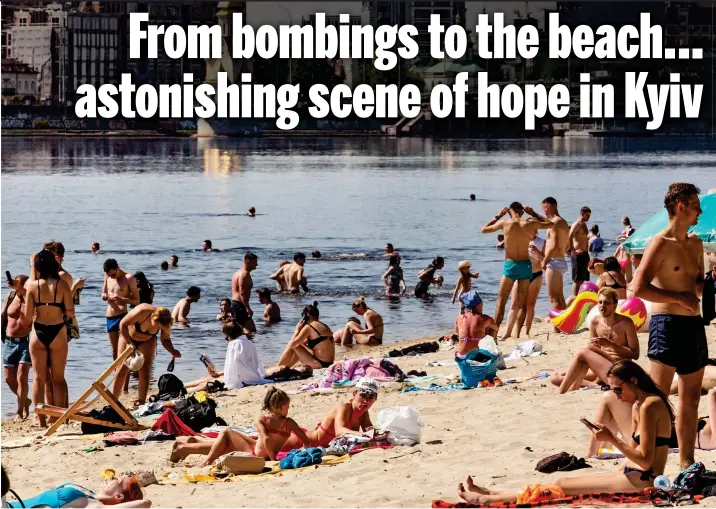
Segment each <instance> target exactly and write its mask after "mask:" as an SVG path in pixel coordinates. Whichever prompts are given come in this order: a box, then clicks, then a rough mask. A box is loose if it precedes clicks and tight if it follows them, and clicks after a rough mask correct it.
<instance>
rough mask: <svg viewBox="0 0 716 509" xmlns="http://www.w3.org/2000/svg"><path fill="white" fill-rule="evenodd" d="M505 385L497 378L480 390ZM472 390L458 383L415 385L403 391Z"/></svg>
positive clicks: (482, 385)
mask: <svg viewBox="0 0 716 509" xmlns="http://www.w3.org/2000/svg"><path fill="white" fill-rule="evenodd" d="M502 385H504V384H503V382H502V380H500V379H499V378H498V377H495V378H494V380H492V382H490V381H488V380H484V381H482V382H480V383H479V384H478V386H477V387H478V388H486V387H500V386H502ZM470 389H475V387H468V386H466V385H465V384H464V383H456V384H449V385H438V384H430V385H428V386H427V387H420V386H418V385H413V386H411V387H406V388H405V389H403V391H402V392H416V391H433V392H441V391H466V390H470Z"/></svg>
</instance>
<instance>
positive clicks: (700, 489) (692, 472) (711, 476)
mask: <svg viewBox="0 0 716 509" xmlns="http://www.w3.org/2000/svg"><path fill="white" fill-rule="evenodd" d="M714 486H716V472H714V471H712V470H706V467H705V466H704V464H703V463H700V462H699V463H694V464H693V465H691V466H690V467H689V468H687V469H686V470H683V471H682V472H681V473H680V474H679V475H677V476H676V478H675V479H674V487H675V488H677V489H680V490H686V491H688V492H689V493H691V494H692V495H702V494H703V495H706V493H713V492H714V489H715V488H714Z"/></svg>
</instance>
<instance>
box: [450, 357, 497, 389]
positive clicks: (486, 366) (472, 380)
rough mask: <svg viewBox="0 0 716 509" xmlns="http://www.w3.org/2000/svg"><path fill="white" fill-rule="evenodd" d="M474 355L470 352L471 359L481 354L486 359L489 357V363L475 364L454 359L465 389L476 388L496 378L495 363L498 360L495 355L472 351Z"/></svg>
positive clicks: (471, 361) (475, 362)
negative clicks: (481, 383)
mask: <svg viewBox="0 0 716 509" xmlns="http://www.w3.org/2000/svg"><path fill="white" fill-rule="evenodd" d="M473 351H474V352H475V353H474V354H473V353H472V352H470V354H472V355H470V356H471V357H472V356H473V355H477V354H478V353H479V354H482V355H484V356H486V357H489V358H490V360H489V361H485V362H477V361H473V360H470V359H460V358H458V357H456V358H455V361H456V362H457V366H458V367H459V368H460V377H461V378H462V383H463V384H465V387H470V388H472V387H477V386H478V385H479V383H480V382H483V381H485V380H488V381H490V382H492V381H493V380H494V379H495V376H497V364H498V363H497V361H498V358H497V356H496V355H492V354H491V353H490V352H488V351H487V350H481V349H478V350H473Z"/></svg>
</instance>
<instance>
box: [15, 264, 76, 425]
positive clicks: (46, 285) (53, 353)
mask: <svg viewBox="0 0 716 509" xmlns="http://www.w3.org/2000/svg"><path fill="white" fill-rule="evenodd" d="M34 265H35V272H36V274H37V276H38V279H37V281H32V282H30V283H28V286H27V296H26V299H27V303H26V304H25V314H24V316H23V322H24V323H25V324H26V325H28V326H29V325H30V324H32V323H33V317H34V320H35V323H34V326H33V332H32V334H31V336H30V358H31V359H32V367H33V368H35V377H34V378H35V379H34V380H33V382H32V401H33V403H34V404H35V408H37V405H38V404H44V403H45V385H46V384H47V383H48V381H49V379H50V377H52V379H51V382H52V394H53V398H54V401H53V404H54V405H56V406H58V407H61V408H66V407H67V393H68V391H67V382H66V381H65V366H66V364H67V327H66V325H65V320H66V319H71V318H72V317H74V316H75V305H74V302H73V300H72V290H71V289H70V286H69V285H68V284H67V283H66V282H65V281H63V280H62V279H60V275H59V264H58V263H57V260H55V255H53V254H52V253H51V252H49V251H47V250H42V251H40V253H38V255H37V256H36V257H35V262H34ZM35 425H40V426H42V427H45V426H46V420H45V417H44V416H41V415H37V414H36V415H35Z"/></svg>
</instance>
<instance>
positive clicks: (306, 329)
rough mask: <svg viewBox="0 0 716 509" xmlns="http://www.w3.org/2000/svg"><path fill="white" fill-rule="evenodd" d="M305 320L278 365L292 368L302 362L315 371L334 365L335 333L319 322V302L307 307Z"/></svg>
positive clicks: (300, 323)
mask: <svg viewBox="0 0 716 509" xmlns="http://www.w3.org/2000/svg"><path fill="white" fill-rule="evenodd" d="M301 315H302V316H303V318H302V319H301V321H300V322H298V325H296V331H295V332H294V333H293V337H292V338H291V341H289V342H288V345H286V350H284V352H283V354H282V355H281V358H280V359H279V360H278V365H279V366H283V367H287V368H291V367H293V366H294V365H296V364H298V363H299V362H302V363H303V364H305V365H306V366H311V367H312V368H314V369H321V368H327V367H328V366H330V365H331V364H333V360H334V358H335V356H336V348H335V345H334V344H333V332H332V331H331V329H329V328H328V326H327V325H326V324H324V323H321V322H319V321H318V315H319V313H318V302H314V303H313V305H312V306H306V307H305V308H303V312H302V313H301Z"/></svg>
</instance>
